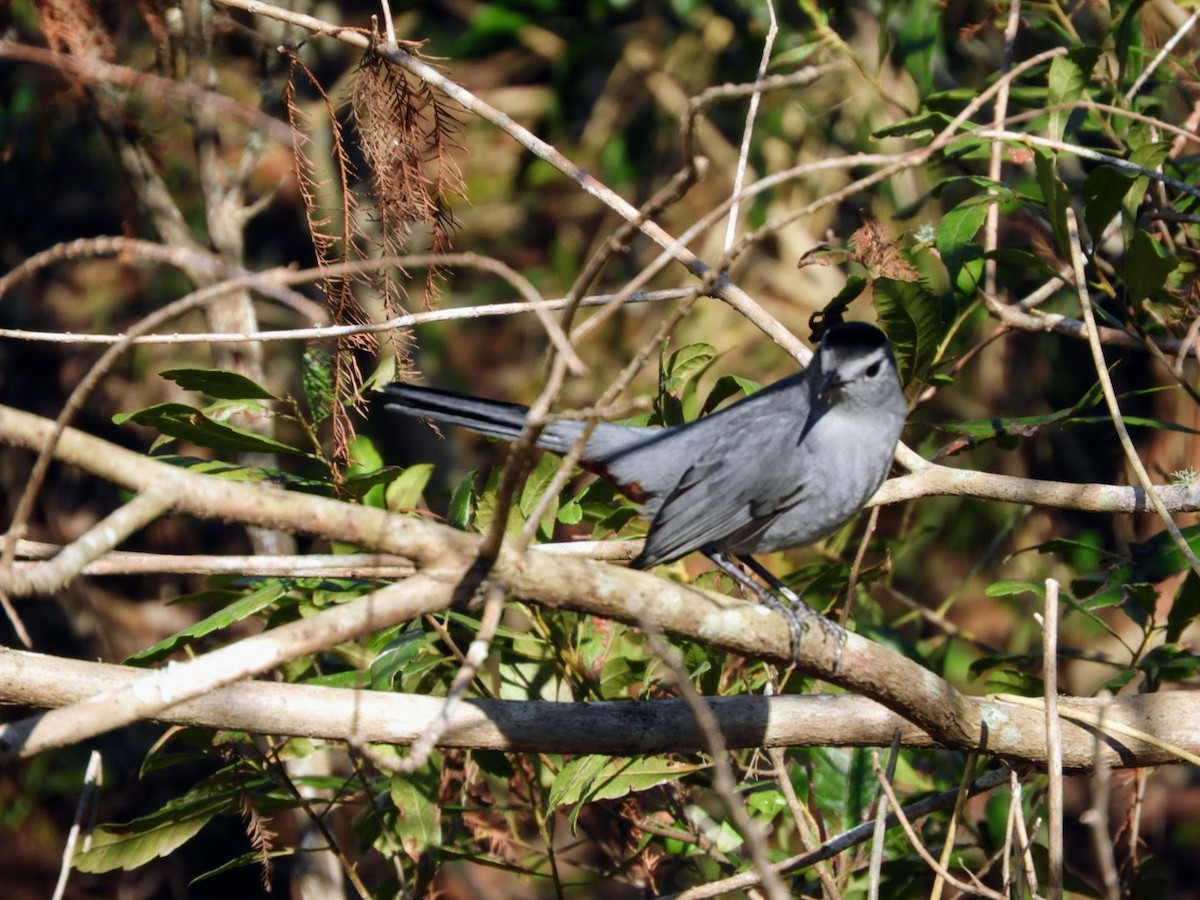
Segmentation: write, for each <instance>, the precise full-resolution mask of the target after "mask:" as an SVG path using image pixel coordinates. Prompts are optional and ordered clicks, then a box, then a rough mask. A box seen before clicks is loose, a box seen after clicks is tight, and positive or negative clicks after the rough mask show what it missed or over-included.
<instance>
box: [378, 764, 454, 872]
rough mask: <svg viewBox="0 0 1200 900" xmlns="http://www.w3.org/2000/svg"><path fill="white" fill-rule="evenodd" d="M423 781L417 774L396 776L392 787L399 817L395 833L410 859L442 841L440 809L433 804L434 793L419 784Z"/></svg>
mask: <svg viewBox="0 0 1200 900" xmlns="http://www.w3.org/2000/svg"><path fill="white" fill-rule="evenodd" d="M420 780H422V779H419V778H418V776H415V775H412V776H409V775H393V776H392V778H391V783H390V785H389V794H390V795H391V798H392V804H393V805H394V806H395V807H396V812H397V814H398V815H397V819H396V826H395V833H396V836H397V837H399V839H400V844H401V846H402V847H403V848H404V852H405V853H407V854H408V856H409V858H410V859H416V858H417V857H419V856H420V855H421V854H422V853H423V852H424V851H425V850H427V849H428V848H429V847H437V846H438V845H440V844H441V842H442V822H441V809H440V808H439V807H438V805H437V803H435V802H434V796H435V794H434V791H433V790H431V789H430V787H429V785H426V784H418V781H420Z"/></svg>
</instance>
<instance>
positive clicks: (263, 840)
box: [238, 794, 277, 891]
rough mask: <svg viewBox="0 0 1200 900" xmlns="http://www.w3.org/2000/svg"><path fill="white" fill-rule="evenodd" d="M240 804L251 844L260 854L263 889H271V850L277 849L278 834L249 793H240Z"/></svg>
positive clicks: (272, 868) (260, 873)
mask: <svg viewBox="0 0 1200 900" xmlns="http://www.w3.org/2000/svg"><path fill="white" fill-rule="evenodd" d="M238 805H239V806H240V807H241V813H242V818H243V819H245V821H246V837H248V838H249V839H250V846H251V847H253V848H254V850H255V852H256V853H257V854H258V859H259V878H260V879H261V883H262V886H263V890H265V891H270V890H271V874H272V872H273V870H274V868H275V866H274V862H273V860H272V859H271V851H272V850H274V849H275V848H274V841H275V838H276V837H277V835H276V834H275V832H274V831H272V830H271V829H270V827H269V826H268V825H267V820H266V819H264V818H263V817H262V815H261V814H260V813H259V811H258V810H257V809H255V808H254V803H253V801H252V800H251V799H250V797H249V796H248V795H247V794H242V795H240V797H239V798H238Z"/></svg>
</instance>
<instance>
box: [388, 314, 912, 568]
mask: <svg viewBox="0 0 1200 900" xmlns="http://www.w3.org/2000/svg"><path fill="white" fill-rule="evenodd" d="M383 404H384V408H385V409H387V410H389V411H390V412H394V413H399V414H401V415H406V416H419V417H422V418H428V419H433V420H435V421H438V422H446V423H449V424H453V425H462V426H464V427H466V428H470V429H472V430H474V431H478V432H482V433H483V434H487V435H492V436H495V437H499V438H505V439H508V440H513V439H515V438H516V437H517V436H518V435H519V434H520V433H521V430H522V428H523V427H524V425H525V413H526V410H527V407H524V406H521V405H518V404H515V403H504V402H500V401H495V400H483V399H479V398H476V397H469V396H466V395H463V394H456V393H452V392H449V391H441V390H435V389H432V388H422V387H415V386H413V385H407V384H399V383H397V384H391V385H388V386H387V387H386V388H384V392H383ZM906 410H907V406H906V404H905V401H904V395H903V393H902V392H901V390H900V381H899V378H898V376H897V374H896V363H895V360H894V358H893V356H892V351H891V346H890V344H888V341H887V338H886V337H885V336H884V334H883V332H882V331H880V330H879V329H878V328H875V327H873V326H871V325H865V324H862V323H858V322H850V323H846V324H842V325H835V326H833V327H832V328H830V329H829V330H828V331H827V332H826V334H825V337H824V339H823V340H822V341H821V344H820V346H819V348H818V349H817V352H816V354H815V356H814V357H813V360H812V364H811V365H810V366H809V367H808V368H807V369H805V370H803V371H801V372H797V373H796V374H794V375H790V376H788V377H787V378H784V379H782V380H781V381H777V382H775V383H774V384H772V385H769V386H768V387H765V388H763V389H762V390H760V391H758V392H757V393H755V394H753V395H752V396H750V397H747V398H746V399H744V400H740V401H738V402H737V403H734V404H731V405H730V406H728V407H726V408H725V409H722V410H720V411H719V412H716V413H713V414H712V415H710V416H706V417H704V418H702V419H698V420H697V421H695V422H689V423H687V424H686V425H678V426H675V427H671V428H653V427H638V426H631V425H614V424H611V423H607V422H601V423H599V424H597V426H596V428H595V430H594V431H593V432H592V435H591V437H590V438H588V441H587V445H586V447H585V449H584V453H583V466H584V468H586V469H588V470H589V471H593V472H596V473H597V474H599V475H600V476H602V477H604V478H606V479H608V480H609V481H611V482H612V483H613V484H614V485H615V486H616V487H617V488H618V489H619V490H621V491H622V493H624V494H626V495H627V496H629V497H630V498H631V499H633V500H635V501H637V502H638V503H640V504H642V512H643V515H644V516H645V518H646V519H647V520H649V522H650V529H649V534H648V535H647V537H646V545H645V548H644V549H643V550H642V553H641V555H640V556H638V557H637V559H635V560H633V562H632V565H633V566H635V567H636V568H640V569H645V568H649V567H651V566H654V565H657V564H659V563H665V562H670V561H671V560H674V559H678V558H679V557H681V556H684V555H686V554H688V553H691V552H692V551H694V550H700V551H703V552H706V553H708V554H709V555H712V554H713V553H716V554H727V555H733V556H741V555H749V554H752V553H769V552H772V551H775V550H783V549H786V548H789V547H799V546H802V545H805V544H811V543H813V542H814V541H817V540H820V539H821V538H822V537H825V536H826V535H828V534H830V533H831V532H833V531H835V530H836V529H837V528H838V527H840V526H841V525H842V524H844V523H845V522H847V521H848V520H849V519H850V518H852V517H853V516H854V515H855V514H856V513H857V512H858V511H859V510H860V509H861V508H862V506H863V504H864V503H865V502H866V501H867V499H868V498H869V497H870V496H871V495H872V494H873V493H874V492H875V490H876V488H878V487H879V485H880V483H881V482H882V481H883V479H884V477H885V476H886V475H887V471H888V468H889V466H890V465H891V459H892V454H893V453H894V452H895V449H896V442H897V441H898V440H899V438H900V429H901V427H902V426H903V424H904V417H905V413H906ZM583 428H584V423H582V422H577V421H557V422H552V423H551V424H549V425H548V426H546V428H545V429H544V430H543V431H542V433H541V436H540V437H539V438H538V442H537V445H538V446H539V447H541V448H543V449H546V450H550V451H552V452H555V453H560V454H561V453H566V452H567V451H568V450H570V449H571V447H572V446H574V444H575V441H576V440H577V439H578V438H579V436H580V434H581V433H582V432H583Z"/></svg>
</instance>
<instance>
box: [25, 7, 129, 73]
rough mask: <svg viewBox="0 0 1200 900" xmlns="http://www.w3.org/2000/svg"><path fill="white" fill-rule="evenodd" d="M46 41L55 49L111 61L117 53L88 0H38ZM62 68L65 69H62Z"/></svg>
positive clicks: (79, 55)
mask: <svg viewBox="0 0 1200 900" xmlns="http://www.w3.org/2000/svg"><path fill="white" fill-rule="evenodd" d="M37 10H38V15H39V16H40V17H41V20H42V33H43V34H44V35H45V36H46V44H47V45H48V46H49V47H50V49H51V50H54V51H55V52H56V53H71V54H73V55H75V56H78V57H81V58H83V59H100V60H103V61H105V62H112V61H113V60H114V59H116V57H117V51H116V47H115V46H114V45H113V41H112V38H111V37H110V36H109V34H108V32H107V31H106V30H105V29H104V26H103V25H102V24H101V22H100V14H99V13H97V12H96V8H95V7H94V6H93V5H92V4H91V3H89V2H87V0H38V4H37ZM64 71H65V70H64Z"/></svg>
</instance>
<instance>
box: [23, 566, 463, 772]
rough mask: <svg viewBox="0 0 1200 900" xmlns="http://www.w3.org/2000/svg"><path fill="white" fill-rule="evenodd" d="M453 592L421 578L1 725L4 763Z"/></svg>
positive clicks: (421, 608) (429, 605)
mask: <svg viewBox="0 0 1200 900" xmlns="http://www.w3.org/2000/svg"><path fill="white" fill-rule="evenodd" d="M453 591H454V582H453V581H446V580H439V579H437V578H434V577H430V576H428V575H415V576H413V577H412V578H410V579H408V580H407V581H405V582H403V583H402V584H396V585H390V586H389V587H386V588H382V589H381V590H378V591H376V592H374V593H373V594H368V595H367V596H365V597H359V598H358V599H356V600H351V601H349V602H348V603H343V604H341V605H339V606H336V607H333V608H332V609H327V610H323V611H322V612H320V613H318V614H317V615H315V616H312V617H310V618H307V619H299V620H297V621H295V622H289V623H288V624H286V625H280V626H279V627H278V628H273V629H271V630H270V631H266V632H263V633H262V634H258V635H254V636H253V637H248V638H243V639H242V640H240V641H238V642H237V643H234V644H229V645H227V646H225V647H222V648H220V649H219V650H213V651H212V652H211V653H206V654H204V655H203V656H200V657H197V658H196V659H192V660H189V661H188V662H183V663H170V664H168V665H167V666H166V667H165V668H161V669H152V670H150V671H146V670H141V671H138V670H134V671H135V672H136V676H135V677H134V678H133V680H132V681H130V682H129V683H128V684H122V685H120V686H118V687H114V686H113V685H112V684H111V683H110V684H108V685H106V686H104V688H102V689H101V690H99V691H97V692H94V693H89V694H88V695H86V696H84V697H81V698H80V699H78V700H76V701H74V702H72V703H70V704H69V705H66V706H63V707H61V708H58V709H53V710H51V711H50V712H46V713H42V714H40V715H36V716H31V717H29V718H27V719H22V720H20V721H18V722H13V723H10V724H6V725H0V760H4V759H12V758H16V757H29V756H33V755H35V754H37V753H41V752H42V751H45V750H50V749H53V748H56V747H63V746H68V745H70V744H76V743H79V742H80V741H84V740H87V739H88V738H91V737H95V736H96V735H98V734H103V733H105V732H107V731H111V730H112V729H114V728H120V727H121V726H123V725H129V724H131V723H133V722H137V721H140V720H142V719H148V718H153V717H155V716H158V715H160V714H162V713H163V711H164V710H167V709H169V708H170V707H173V706H175V705H176V704H179V703H182V702H184V701H187V700H191V699H194V698H196V697H201V696H203V695H205V694H208V693H210V692H212V691H214V690H216V689H217V688H220V687H224V686H225V685H229V684H233V683H235V682H238V681H244V680H245V679H247V678H251V677H253V676H255V675H259V674H261V673H263V672H267V671H270V670H271V669H274V668H276V667H277V666H280V665H283V664H284V663H286V662H288V661H289V660H292V659H296V658H297V657H299V656H306V655H308V654H311V653H316V652H318V651H320V650H323V649H326V648H328V647H331V646H333V645H334V644H338V643H341V642H342V641H348V640H353V639H354V638H356V637H361V636H362V635H364V634H368V633H370V632H372V631H377V630H379V629H381V628H387V627H389V626H391V625H395V624H397V623H399V622H405V621H409V620H411V619H414V618H417V617H418V616H421V615H424V614H425V613H427V612H432V611H436V610H439V609H445V608H446V607H447V606H448V605H449V603H450V600H451V597H452V595H453Z"/></svg>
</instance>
